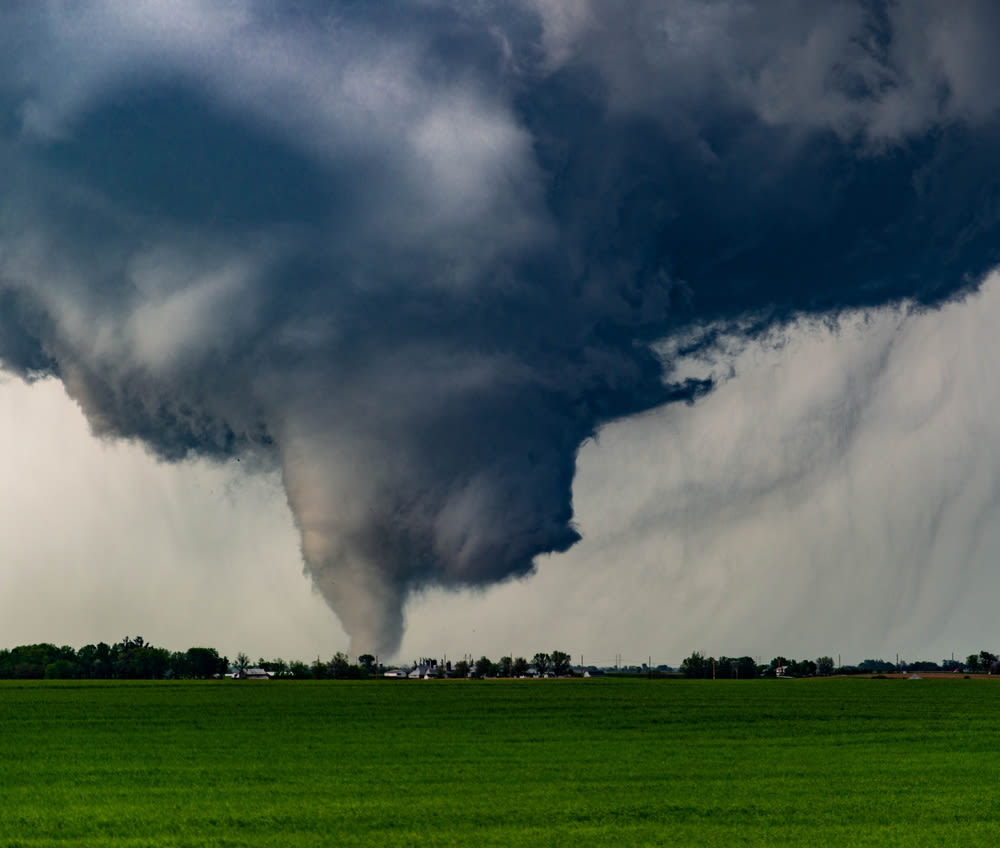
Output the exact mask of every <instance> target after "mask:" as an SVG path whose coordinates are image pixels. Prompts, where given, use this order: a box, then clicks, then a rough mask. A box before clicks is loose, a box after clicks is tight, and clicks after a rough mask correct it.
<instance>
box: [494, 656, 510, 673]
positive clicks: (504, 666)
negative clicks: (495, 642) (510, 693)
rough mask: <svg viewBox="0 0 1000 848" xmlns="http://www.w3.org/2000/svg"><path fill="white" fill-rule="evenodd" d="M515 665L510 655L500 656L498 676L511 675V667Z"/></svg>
mask: <svg viewBox="0 0 1000 848" xmlns="http://www.w3.org/2000/svg"><path fill="white" fill-rule="evenodd" d="M513 667H514V663H513V661H512V660H511V658H510V657H500V662H499V663H497V676H498V677H511V676H512V674H511V669H512V668H513Z"/></svg>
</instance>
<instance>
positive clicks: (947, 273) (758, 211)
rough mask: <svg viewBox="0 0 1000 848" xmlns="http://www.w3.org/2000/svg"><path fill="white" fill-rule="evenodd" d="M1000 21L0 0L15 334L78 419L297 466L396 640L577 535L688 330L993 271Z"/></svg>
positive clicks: (325, 541)
mask: <svg viewBox="0 0 1000 848" xmlns="http://www.w3.org/2000/svg"><path fill="white" fill-rule="evenodd" d="M997 24H998V20H997V13H996V12H995V11H994V8H993V6H992V5H990V4H985V3H984V4H974V3H965V4H962V3H959V4H949V5H948V6H947V7H945V6H943V5H941V4H933V3H923V4H921V3H912V4H906V5H905V6H903V5H900V6H895V5H882V4H852V3H838V4H828V5H825V6H823V7H822V8H817V7H814V6H812V5H806V4H799V3H765V4H759V5H758V4H752V3H731V4H730V3H715V4H695V3H691V4H686V3H669V4H668V3H654V2H632V3H628V4H623V5H622V4H604V3H596V2H595V3H584V2H555V1H554V0H553V2H542V1H541V0H539V2H523V3H510V4H498V5H487V6H485V7H483V6H479V5H472V4H451V3H444V2H426V3H417V2H413V3H385V4H353V3H344V4H338V5H330V4H315V5H314V4H308V3H298V4H287V5H283V6H281V7H280V10H279V11H275V9H274V8H273V7H270V6H268V5H265V4H257V3H250V2H248V3H229V4H225V5H223V4H212V3H199V2H193V0H191V2H184V3H169V4H168V3H164V4H157V3H147V4H124V3H112V2H104V3H101V2H91V3H84V4H76V5H71V6H67V5H64V4H59V3H50V4H12V5H9V6H7V7H4V9H3V11H2V12H0V32H2V33H3V34H2V35H0V48H2V49H0V56H2V57H3V58H2V59H0V70H2V71H3V73H2V74H0V109H2V111H0V115H2V119H0V133H2V134H0V159H2V162H3V168H2V169H0V359H2V362H3V365H4V367H5V368H6V369H7V370H9V371H10V372H13V373H15V374H18V375H20V376H22V377H25V378H27V379H34V378H36V377H39V376H43V375H52V376H56V377H58V378H59V379H60V380H62V382H63V383H64V385H65V386H66V389H67V391H68V392H69V394H70V395H71V397H73V398H74V399H75V400H76V401H77V402H78V403H79V404H80V406H81V408H82V409H83V410H84V412H85V414H86V416H87V418H88V420H89V422H90V424H91V427H92V429H93V430H94V432H95V433H97V434H99V435H102V436H108V437H115V438H126V439H134V440H138V441H141V442H142V443H143V444H144V445H146V446H147V447H148V448H149V449H151V450H152V451H153V452H155V453H156V454H157V455H159V456H160V457H162V458H164V459H167V460H176V459H180V458H183V457H187V456H190V455H200V456H206V457H209V458H216V459H220V460H221V459H227V458H233V457H237V458H239V459H241V461H243V462H244V463H246V464H247V465H248V466H249V467H250V468H251V469H262V470H270V469H278V470H280V473H281V475H282V479H283V482H284V486H285V491H286V494H287V497H288V502H289V504H290V506H291V509H292V513H293V515H294V518H295V521H296V524H297V527H298V529H299V532H300V535H301V539H302V552H303V556H304V559H305V562H306V564H307V567H308V570H309V572H310V574H311V575H312V578H313V580H314V582H315V584H316V585H317V586H318V587H319V589H320V590H321V591H322V593H323V595H324V597H325V598H326V599H327V600H328V602H329V603H330V605H331V606H332V607H333V609H334V610H335V611H336V613H337V614H338V616H339V617H340V619H341V621H342V622H343V624H344V626H345V628H346V630H347V631H348V632H349V633H350V634H351V636H352V639H353V648H354V649H355V651H360V650H378V651H381V652H383V653H385V652H391V651H392V650H394V649H395V648H396V647H397V646H398V644H399V641H400V639H401V636H402V631H403V608H404V604H405V601H406V598H407V596H408V594H409V593H410V592H412V591H413V590H415V589H419V588H422V587H425V586H429V585H443V586H446V587H458V586H484V585H490V584H491V583H493V582H495V581H499V580H503V579H505V578H508V577H511V576H520V575H524V574H527V573H529V572H530V571H531V570H532V568H533V561H534V558H535V557H536V556H537V555H538V554H541V553H545V552H551V551H563V550H566V549H568V548H569V547H570V546H571V545H572V544H573V543H574V542H575V541H576V540H577V539H578V538H579V534H578V532H577V530H576V528H575V527H574V526H573V524H572V515H573V510H572V498H571V483H572V479H573V474H574V468H575V462H576V456H577V451H578V449H579V447H580V445H581V443H583V442H584V441H585V440H586V439H587V438H588V437H590V436H592V435H594V434H595V433H596V432H597V430H598V429H599V428H600V427H601V426H602V425H603V424H605V423H607V422H609V421H612V420H614V419H617V418H621V417H624V416H628V415H631V414H634V413H637V412H641V411H643V410H647V409H651V408H654V407H656V406H659V405H662V404H666V403H669V402H670V401H674V400H681V399H692V398H694V397H697V396H699V395H701V394H703V393H704V392H705V391H706V390H707V389H708V388H709V386H710V382H709V381H705V380H682V379H680V378H679V377H678V378H676V379H671V373H672V371H671V368H672V359H673V358H674V357H679V356H684V355H690V354H692V353H695V352H697V351H699V350H706V349H708V350H711V349H715V350H718V349H719V345H720V344H722V343H723V342H724V343H726V344H733V345H735V347H736V348H737V349H738V348H739V346H740V344H741V342H740V339H741V338H743V339H745V338H747V337H752V336H755V335H757V334H759V333H761V332H764V331H767V330H768V329H769V328H772V327H774V326H779V327H780V326H782V325H783V323H784V322H786V321H788V320H789V319H791V318H794V317H795V316H797V315H800V314H803V313H817V314H836V313H838V312H839V311H841V310H844V309H853V308H858V307H861V308H864V307H870V306H878V305H882V304H886V303H895V302H899V301H900V300H902V299H906V300H907V301H908V302H910V303H913V304H916V305H917V306H920V305H934V304H938V303H940V302H942V301H944V300H948V299H950V298H953V297H956V296H959V295H961V294H963V293H964V292H967V291H969V290H971V289H972V288H974V287H975V286H976V285H977V283H978V281H979V279H980V278H981V276H982V275H983V273H984V272H985V271H986V270H987V269H988V268H990V267H991V266H992V265H993V264H995V263H996V262H997V258H998V257H997V250H996V244H995V232H996V229H997V215H998V213H1000V207H998V205H997V201H996V197H997V195H998V192H997V189H998V186H997V177H996V173H997V169H996V167H995V160H996V154H995V152H994V151H995V149H996V144H997V140H998V137H997V131H998V128H1000V123H998V120H997V105H998V103H997V98H998V97H1000V95H998V94H997V93H996V89H995V86H994V85H993V84H992V81H993V80H994V79H995V78H996V75H995V73H994V72H993V65H994V64H996V61H997V60H996V59H995V50H993V49H992V46H993V44H994V42H995V36H996V34H997V32H998V29H1000V27H998V26H997ZM654 345H655V347H654ZM692 503H694V502H692ZM709 506H710V505H705V509H708V508H709Z"/></svg>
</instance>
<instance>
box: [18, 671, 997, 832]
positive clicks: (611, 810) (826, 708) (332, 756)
mask: <svg viewBox="0 0 1000 848" xmlns="http://www.w3.org/2000/svg"><path fill="white" fill-rule="evenodd" d="M998 699H1000V684H998V683H995V682H994V681H986V680H975V679H973V680H920V681H910V680H868V679H864V680H851V679H831V680H815V681H773V680H772V681H717V682H712V681H681V680H654V681H646V680H609V679H598V680H575V681H573V680H567V681H563V680H544V681H433V682H423V681H378V682H358V683H352V682H340V681H316V682H309V681H270V682H235V681H208V682H156V683H135V682H100V681H86V682H75V683H70V682H66V683H62V682H57V681H39V682H30V683H17V682H10V681H5V682H3V683H0V846H55V845H116V846H121V845H132V846H160V845H171V846H181V845H184V846H194V845H216V846H225V845H231V846H242V845H255V846H256V845H273V846H279V845H280V846H305V845H309V846H314V845H377V846H386V845H475V846H488V845H518V846H520V845H545V846H554V845H616V846H632V845H677V846H703V845H713V846H715V845H718V846H732V845H789V846H793V845H794V846H810V845H823V846H826V845H829V846H834V845H836V846H862V845H871V846H896V845H906V846H909V845H944V844H948V845H954V846H963V848H965V846H978V845H983V846H986V845H990V846H993V845H996V844H998V842H1000V811H998V807H997V801H998V795H1000V732H998V730H997V706H998Z"/></svg>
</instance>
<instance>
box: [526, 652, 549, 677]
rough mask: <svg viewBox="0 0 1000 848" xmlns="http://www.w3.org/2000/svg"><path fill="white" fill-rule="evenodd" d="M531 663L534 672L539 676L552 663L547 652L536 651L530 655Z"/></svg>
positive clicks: (542, 675)
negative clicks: (533, 654)
mask: <svg viewBox="0 0 1000 848" xmlns="http://www.w3.org/2000/svg"><path fill="white" fill-rule="evenodd" d="M531 664H532V665H533V666H534V667H535V673H536V674H537V675H538V676H539V677H544V676H545V674H546V672H548V670H549V666H550V665H551V664H552V658H551V657H550V656H549V655H548V654H543V653H537V654H535V656H534V657H532V659H531Z"/></svg>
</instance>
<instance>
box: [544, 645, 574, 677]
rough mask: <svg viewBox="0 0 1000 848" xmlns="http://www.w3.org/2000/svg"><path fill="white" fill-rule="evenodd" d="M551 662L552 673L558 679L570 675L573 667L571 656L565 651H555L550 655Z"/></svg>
mask: <svg viewBox="0 0 1000 848" xmlns="http://www.w3.org/2000/svg"><path fill="white" fill-rule="evenodd" d="M549 661H550V662H551V663H552V673H553V674H554V675H555V676H556V677H565V676H566V675H567V674H569V669H570V665H571V660H570V656H569V654H567V653H565V652H563V651H553V652H552V653H551V654H549Z"/></svg>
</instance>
